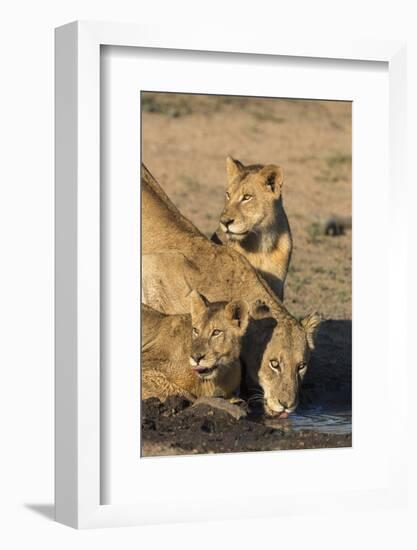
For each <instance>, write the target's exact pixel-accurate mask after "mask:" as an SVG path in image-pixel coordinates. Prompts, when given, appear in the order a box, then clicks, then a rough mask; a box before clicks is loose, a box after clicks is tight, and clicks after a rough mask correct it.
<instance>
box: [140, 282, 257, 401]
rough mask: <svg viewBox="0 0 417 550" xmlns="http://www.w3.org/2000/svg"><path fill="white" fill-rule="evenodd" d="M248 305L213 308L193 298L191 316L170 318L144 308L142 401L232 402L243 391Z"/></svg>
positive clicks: (238, 303) (195, 295)
mask: <svg viewBox="0 0 417 550" xmlns="http://www.w3.org/2000/svg"><path fill="white" fill-rule="evenodd" d="M248 322H249V307H248V305H247V304H246V302H244V301H243V300H234V301H232V302H213V303H209V302H208V300H207V299H206V298H205V297H204V296H202V295H201V294H199V293H198V292H197V291H195V290H194V291H192V293H191V315H189V314H183V315H165V314H163V313H160V312H158V311H156V310H154V309H152V308H150V307H149V306H146V305H144V304H142V398H143V399H146V398H148V397H158V398H159V399H160V400H161V401H164V400H165V399H166V398H167V397H168V396H169V395H174V394H177V395H183V396H184V397H187V398H188V399H190V400H193V399H195V398H197V397H202V396H205V397H225V398H229V397H232V396H233V394H234V392H235V391H236V390H237V389H238V388H239V385H240V380H241V364H240V360H239V355H240V350H241V338H242V336H243V334H244V333H245V331H246V328H247V326H248Z"/></svg>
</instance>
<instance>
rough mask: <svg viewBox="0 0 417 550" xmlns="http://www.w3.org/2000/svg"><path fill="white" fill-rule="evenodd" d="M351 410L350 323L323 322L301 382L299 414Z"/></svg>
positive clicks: (347, 321) (349, 321)
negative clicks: (319, 409)
mask: <svg viewBox="0 0 417 550" xmlns="http://www.w3.org/2000/svg"><path fill="white" fill-rule="evenodd" d="M318 406H320V408H322V409H324V410H336V409H337V410H350V409H351V406H352V321H351V320H337V321H334V320H329V321H324V322H323V323H322V324H321V326H320V329H319V332H318V334H317V338H316V348H315V350H314V351H313V353H312V356H311V360H310V365H309V368H308V371H307V374H306V376H305V379H304V383H303V389H302V392H301V396H300V406H299V409H300V410H301V411H303V410H308V409H311V408H314V409H316V410H317V407H318Z"/></svg>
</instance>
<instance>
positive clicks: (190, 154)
mask: <svg viewBox="0 0 417 550" xmlns="http://www.w3.org/2000/svg"><path fill="white" fill-rule="evenodd" d="M141 129H142V160H143V162H145V164H146V165H147V167H148V168H149V170H150V171H151V172H152V174H153V175H154V176H155V177H156V179H157V180H158V182H159V183H160V184H161V185H162V187H163V188H164V189H165V191H166V192H167V194H168V196H169V197H170V198H171V200H172V201H173V202H174V203H175V204H176V206H178V208H179V209H180V210H181V212H182V213H183V214H184V215H185V216H187V217H188V218H189V219H190V220H191V221H192V222H193V223H194V224H195V225H196V226H197V227H198V228H199V229H200V230H201V231H202V232H203V233H205V234H206V235H207V236H211V234H212V233H213V231H214V230H215V229H216V227H217V222H218V219H219V215H220V213H221V210H222V207H223V204H224V194H225V185H226V170H225V159H226V156H227V155H231V156H233V157H234V158H237V159H239V160H241V161H242V162H243V163H244V164H253V163H275V164H279V165H281V166H282V168H283V170H284V187H283V197H284V206H285V209H286V212H287V216H288V219H289V223H290V226H291V231H292V235H293V240H294V249H293V256H292V260H291V265H290V270H289V274H288V277H287V280H286V285H285V305H286V307H287V308H288V309H289V311H290V312H291V313H293V314H294V315H296V316H302V315H304V314H305V313H307V312H311V311H318V312H320V313H321V314H322V315H323V317H324V318H325V319H326V321H325V322H324V323H323V324H322V326H321V328H320V331H319V335H318V341H317V346H316V350H315V352H314V353H313V356H312V360H311V364H310V367H309V370H308V372H307V375H306V378H305V381H304V384H303V392H302V400H301V406H304V407H308V406H310V405H311V406H312V407H313V406H317V405H319V406H322V407H330V408H335V407H341V406H342V407H344V408H350V404H351V262H352V255H351V244H352V241H351V232H350V231H347V232H346V233H345V234H344V235H341V236H337V237H331V236H325V235H324V234H323V226H324V223H325V221H326V220H327V219H328V218H329V217H331V216H332V215H339V216H350V215H351V177H352V176H351V164H352V162H351V160H352V159H351V140H352V134H351V103H350V102H334V101H315V100H314V101H308V100H287V99H265V98H240V97H227V96H201V95H195V96H192V95H188V94H187V95H184V94H163V93H162V94H160V93H150V92H146V93H142V125H141ZM239 422H241V421H239ZM298 437H299V434H298ZM274 441H275V440H274ZM299 441H300V446H303V445H304V444H302V438H300V437H299ZM148 443H149V445H151V446H152V445H155V444H156V443H155V441H154V442H151V441H149V442H148ZM159 444H160V442H158V445H159ZM312 444H313V443H312ZM275 445H276V441H275ZM316 446H317V445H316ZM318 446H320V445H318ZM324 446H326V445H324ZM268 448H269V447H268ZM277 448H281V447H279V446H278V447H277ZM286 448H290V447H286ZM171 451H172V448H171ZM200 452H202V451H200ZM151 454H152V453H151Z"/></svg>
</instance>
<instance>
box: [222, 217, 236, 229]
mask: <svg viewBox="0 0 417 550" xmlns="http://www.w3.org/2000/svg"><path fill="white" fill-rule="evenodd" d="M234 221H235V220H234V219H233V218H220V223H222V224H223V225H224V226H226V227H229V225H231V224H232V223H233V222H234Z"/></svg>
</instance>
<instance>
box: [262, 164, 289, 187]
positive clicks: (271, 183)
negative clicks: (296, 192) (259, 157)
mask: <svg viewBox="0 0 417 550" xmlns="http://www.w3.org/2000/svg"><path fill="white" fill-rule="evenodd" d="M259 175H260V177H261V178H262V183H263V185H265V186H266V188H267V189H268V190H269V191H271V192H272V193H274V195H279V193H280V191H281V187H282V184H283V183H284V172H283V170H282V168H281V166H277V165H276V164H267V165H266V166H264V167H263V168H262V170H260V172H259Z"/></svg>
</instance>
